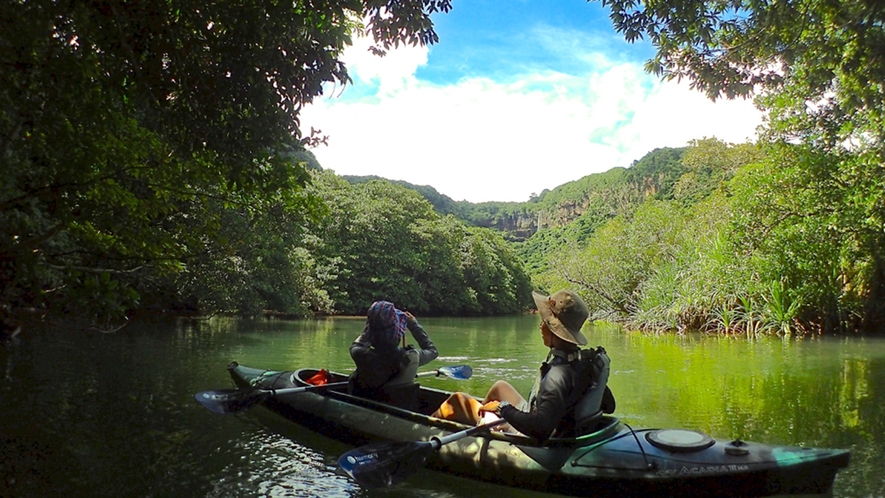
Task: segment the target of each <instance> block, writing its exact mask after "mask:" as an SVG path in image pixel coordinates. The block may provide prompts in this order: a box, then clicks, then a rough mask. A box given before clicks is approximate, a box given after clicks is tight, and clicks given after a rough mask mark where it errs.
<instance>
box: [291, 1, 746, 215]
mask: <svg viewBox="0 0 885 498" xmlns="http://www.w3.org/2000/svg"><path fill="white" fill-rule="evenodd" d="M452 5H453V9H452V10H451V11H450V12H449V13H438V14H434V15H433V16H432V17H431V19H432V20H433V22H434V26H435V29H436V32H437V34H438V35H439V39H440V40H439V42H438V43H436V44H434V45H431V46H429V47H413V46H406V47H401V48H399V49H395V50H391V51H390V52H388V54H387V55H386V56H384V57H378V56H375V55H373V54H371V53H370V52H369V51H368V47H369V46H370V43H369V41H368V40H366V39H355V40H354V44H353V46H352V47H349V48H348V49H347V50H345V52H344V55H343V60H344V62H345V64H346V66H347V69H348V72H349V74H350V77H351V79H352V83H350V84H348V85H345V86H341V85H338V86H335V87H331V86H330V87H327V88H326V89H325V92H324V95H323V96H321V97H318V98H317V99H316V100H314V102H313V103H312V104H311V105H309V106H307V107H305V108H304V109H303V110H302V113H301V126H302V129H303V130H309V129H310V128H315V129H319V130H321V131H322V134H323V135H327V136H328V137H329V140H328V145H320V146H319V147H317V148H315V149H312V152H313V153H314V154H315V155H316V157H317V159H318V160H319V162H320V164H321V165H322V166H323V168H325V169H330V170H333V171H335V173H337V174H339V175H360V176H363V175H375V176H380V177H383V178H388V179H391V180H403V181H406V182H409V183H412V184H415V185H430V186H432V187H434V188H435V189H436V190H437V191H439V192H440V193H441V194H444V195H447V196H449V197H451V198H452V199H454V200H467V201H470V202H486V201H514V202H523V201H527V200H529V198H530V197H531V196H532V195H536V194H540V193H541V192H542V191H544V190H545V189H547V190H552V189H554V188H556V187H557V186H559V185H562V184H564V183H567V182H570V181H574V180H578V179H580V178H582V177H584V176H587V175H590V174H593V173H601V172H604V171H608V170H610V169H611V168H614V167H619V166H621V167H629V166H630V165H631V164H632V163H633V162H634V161H637V160H639V159H641V158H642V157H643V156H644V155H646V154H647V153H648V152H650V151H652V150H654V149H656V148H660V147H683V146H685V145H687V144H688V143H689V141H691V140H695V139H702V138H710V137H716V138H718V139H720V140H724V141H726V142H730V143H743V142H747V141H753V140H755V137H756V128H757V126H759V125H760V124H761V123H762V114H761V113H760V111H758V110H757V109H756V108H755V107H754V106H753V104H752V102H751V101H747V100H734V101H728V100H719V101H716V102H715V103H714V102H711V101H710V100H708V99H707V98H706V97H705V96H704V95H703V94H702V93H701V92H698V91H695V90H691V89H690V88H689V85H688V83H687V82H686V81H683V82H681V83H679V82H676V81H670V82H663V81H661V80H660V78H659V77H656V76H653V75H650V74H647V73H645V72H644V71H643V64H644V63H645V61H646V60H648V59H650V58H651V57H652V56H653V55H654V49H653V47H652V46H651V44H649V43H647V42H637V43H634V44H629V43H627V42H626V41H624V38H623V36H621V35H619V34H618V33H616V32H615V31H614V29H613V27H612V25H611V21H610V20H609V18H608V12H607V11H606V10H604V9H603V8H602V7H601V5H600V4H599V2H591V3H588V2H585V1H584V0H453V2H452Z"/></svg>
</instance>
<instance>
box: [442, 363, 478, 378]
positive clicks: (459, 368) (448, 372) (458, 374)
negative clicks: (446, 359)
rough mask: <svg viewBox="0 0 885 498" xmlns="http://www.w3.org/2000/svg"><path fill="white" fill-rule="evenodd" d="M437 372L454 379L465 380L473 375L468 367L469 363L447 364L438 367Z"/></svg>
mask: <svg viewBox="0 0 885 498" xmlns="http://www.w3.org/2000/svg"><path fill="white" fill-rule="evenodd" d="M437 372H439V373H440V374H441V375H445V376H446V377H449V378H451V379H456V380H467V379H469V378H470V376H471V375H473V369H472V368H470V365H448V366H444V367H440V368H439V370H437Z"/></svg>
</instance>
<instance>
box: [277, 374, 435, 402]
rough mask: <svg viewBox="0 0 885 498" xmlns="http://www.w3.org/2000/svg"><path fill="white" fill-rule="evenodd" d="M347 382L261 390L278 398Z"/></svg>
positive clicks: (342, 384) (424, 375)
mask: <svg viewBox="0 0 885 498" xmlns="http://www.w3.org/2000/svg"><path fill="white" fill-rule="evenodd" d="M439 375H440V372H439V370H432V371H430V372H419V373H418V374H417V375H415V377H430V376H439ZM346 385H347V381H344V382H332V383H331V384H320V385H316V386H301V387H285V388H283V389H262V391H264V392H266V393H267V394H270V395H271V396H279V395H281V394H296V393H301V392H305V391H313V390H314V389H326V388H330V387H341V386H346Z"/></svg>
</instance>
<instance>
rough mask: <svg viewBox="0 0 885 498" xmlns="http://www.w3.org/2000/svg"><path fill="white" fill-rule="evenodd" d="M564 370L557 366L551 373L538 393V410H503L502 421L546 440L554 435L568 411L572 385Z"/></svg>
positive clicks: (510, 407) (548, 373) (536, 403)
mask: <svg viewBox="0 0 885 498" xmlns="http://www.w3.org/2000/svg"><path fill="white" fill-rule="evenodd" d="M565 374H566V372H565V370H564V369H562V368H557V367H553V368H551V369H550V371H549V372H547V375H546V376H545V377H544V380H543V381H542V382H541V386H540V388H539V390H538V396H537V398H536V402H535V410H534V411H532V412H523V411H520V410H519V409H518V408H516V407H514V406H513V405H509V406H504V407H503V408H501V418H503V419H504V420H506V421H507V422H508V423H509V424H510V425H512V426H513V428H514V429H516V430H518V431H519V432H521V433H523V434H525V435H528V436H532V437H534V438H535V439H538V440H540V441H543V440H545V439H547V438H549V437H550V435H551V434H553V431H554V430H556V428H557V427H558V426H559V422H560V421H561V420H562V417H564V416H565V414H566V411H567V408H568V407H567V400H568V395H569V391H570V390H571V382H569V380H568V376H567V375H565Z"/></svg>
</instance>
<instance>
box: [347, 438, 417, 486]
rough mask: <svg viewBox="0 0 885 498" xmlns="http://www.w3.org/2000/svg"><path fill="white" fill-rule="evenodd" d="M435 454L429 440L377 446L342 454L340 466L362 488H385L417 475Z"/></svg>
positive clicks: (385, 443) (384, 443)
mask: <svg viewBox="0 0 885 498" xmlns="http://www.w3.org/2000/svg"><path fill="white" fill-rule="evenodd" d="M432 451H433V445H432V444H431V443H429V442H426V441H414V442H402V443H391V442H383V443H375V444H370V445H367V446H362V447H359V448H357V449H355V450H351V451H348V452H347V453H345V454H343V455H341V458H339V459H338V466H339V467H341V469H342V470H343V471H344V472H346V473H347V475H349V476H350V477H351V478H353V480H354V481H356V482H357V483H359V484H360V485H361V486H365V487H367V488H384V487H388V486H393V485H394V484H397V483H400V482H402V481H403V480H405V479H407V478H408V477H409V476H411V475H412V474H414V473H415V472H417V471H418V469H419V468H421V466H422V465H424V461H425V460H426V459H427V455H428V454H430V453H431V452H432Z"/></svg>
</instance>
